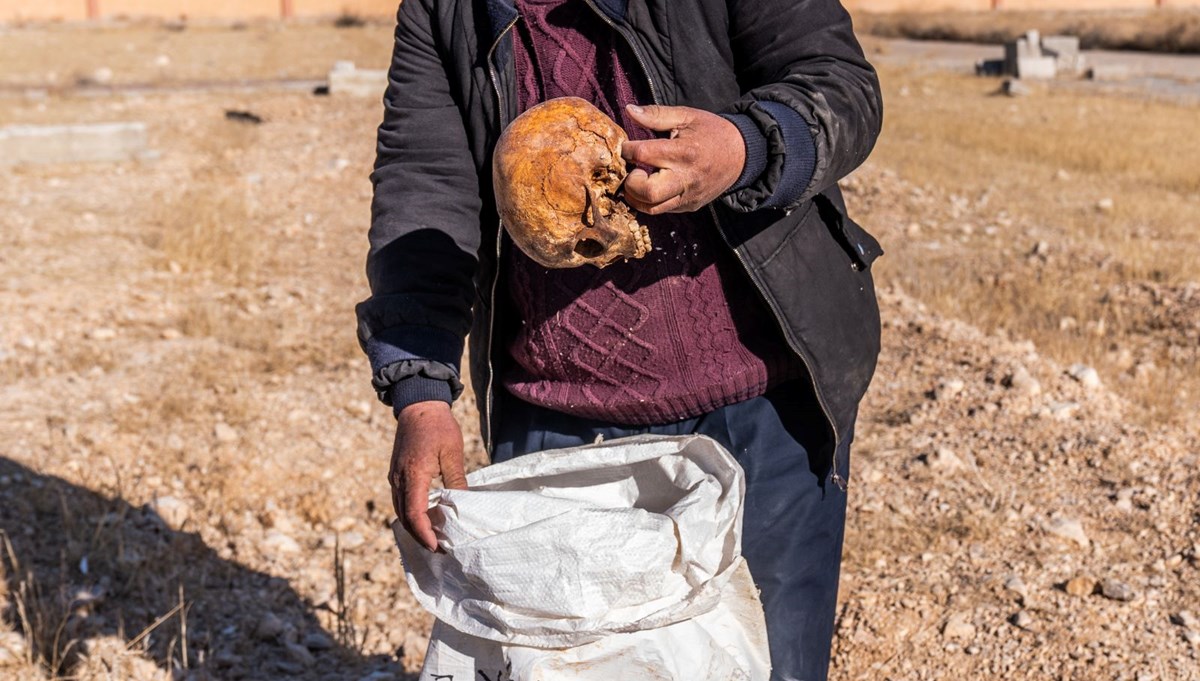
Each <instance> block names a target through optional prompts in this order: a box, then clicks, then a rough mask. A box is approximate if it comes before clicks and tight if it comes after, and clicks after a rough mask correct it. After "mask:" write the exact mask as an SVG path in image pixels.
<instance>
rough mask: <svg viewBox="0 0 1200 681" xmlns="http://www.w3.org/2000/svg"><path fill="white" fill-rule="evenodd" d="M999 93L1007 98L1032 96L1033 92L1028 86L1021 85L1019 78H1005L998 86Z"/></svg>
mask: <svg viewBox="0 0 1200 681" xmlns="http://www.w3.org/2000/svg"><path fill="white" fill-rule="evenodd" d="M1000 92H1002V93H1004V94H1005V95H1007V96H1009V97H1027V96H1029V95H1031V94H1033V90H1032V89H1030V87H1029V86H1028V85H1026V84H1025V83H1022V82H1021V80H1020V79H1019V78H1005V79H1004V82H1003V83H1002V84H1001V85H1000Z"/></svg>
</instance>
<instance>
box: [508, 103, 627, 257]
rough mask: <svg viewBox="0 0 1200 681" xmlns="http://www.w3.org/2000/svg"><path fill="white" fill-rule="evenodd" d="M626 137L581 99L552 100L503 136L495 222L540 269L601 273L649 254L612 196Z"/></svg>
mask: <svg viewBox="0 0 1200 681" xmlns="http://www.w3.org/2000/svg"><path fill="white" fill-rule="evenodd" d="M625 140H626V136H625V131H624V130H622V129H621V126H619V125H617V124H616V123H615V122H613V120H612V119H611V118H609V117H608V116H605V115H604V114H603V113H602V112H601V111H600V110H599V109H597V108H596V107H594V106H592V105H591V104H589V103H588V102H587V101H585V100H582V99H579V98H578V97H560V98H558V99H551V100H548V101H545V102H542V103H541V104H538V105H537V106H535V107H533V108H531V109H529V110H528V111H526V112H525V113H523V114H521V115H520V116H518V117H517V119H516V120H514V121H513V122H512V124H511V125H509V126H508V128H507V129H506V130H505V131H504V134H502V135H501V136H500V141H499V142H498V143H497V144H496V153H495V156H494V157H493V162H492V181H493V185H494V186H495V190H496V205H497V208H499V210H500V219H501V220H502V221H503V223H504V226H505V228H506V229H507V230H508V233H509V235H510V236H512V239H513V241H514V242H516V244H517V246H519V247H520V248H521V250H522V251H524V252H525V254H526V255H528V256H529V257H530V258H533V259H534V260H535V261H537V262H538V263H539V264H541V265H542V266H544V267H578V266H580V265H584V264H591V265H595V266H596V267H605V266H607V265H610V264H612V263H613V262H615V261H617V260H624V259H628V258H640V257H642V256H643V255H645V254H646V253H648V252H649V251H650V234H649V232H648V231H647V229H646V228H645V227H643V226H642V225H639V224H638V222H637V219H636V218H635V217H634V214H633V210H632V209H630V207H629V206H628V205H627V204H626V203H625V202H624V201H622V200H621V199H620V198H618V197H617V190H618V189H620V187H621V183H622V182H624V181H625V175H626V172H627V171H626V169H625V161H624V160H623V159H622V158H621V145H622V144H623V143H624V142H625Z"/></svg>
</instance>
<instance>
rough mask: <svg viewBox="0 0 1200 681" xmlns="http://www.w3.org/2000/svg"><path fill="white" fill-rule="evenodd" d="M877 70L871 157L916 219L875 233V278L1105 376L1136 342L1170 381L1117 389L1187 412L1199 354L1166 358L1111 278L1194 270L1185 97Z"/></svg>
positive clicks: (1195, 180)
mask: <svg viewBox="0 0 1200 681" xmlns="http://www.w3.org/2000/svg"><path fill="white" fill-rule="evenodd" d="M882 75H883V79H884V83H885V99H886V101H887V102H888V115H887V121H886V127H885V133H884V136H883V138H882V140H881V143H880V146H879V148H878V149H877V151H876V153H875V156H874V163H876V164H877V165H879V166H883V167H887V168H890V169H894V170H895V171H896V172H897V173H898V175H899V177H901V178H903V179H904V180H905V181H907V182H911V183H913V184H915V185H918V188H917V189H916V190H915V191H913V192H910V193H909V194H908V195H907V196H906V197H905V198H904V204H905V205H902V206H900V207H899V209H900V211H899V214H900V216H899V219H903V220H906V221H915V222H916V227H914V228H912V230H911V232H906V231H905V230H906V229H907V224H908V223H907V222H906V223H905V224H904V225H898V226H897V225H893V227H899V228H900V229H899V230H898V231H899V234H900V235H903V236H898V237H894V238H892V239H890V240H888V242H887V243H886V244H885V246H887V247H888V249H889V257H888V258H885V259H884V260H882V261H881V262H880V266H879V267H880V276H881V278H882V279H883V280H885V281H892V282H896V283H899V284H900V285H901V286H902V287H903V288H904V289H906V290H907V291H908V292H910V293H912V294H914V295H916V296H917V297H918V298H920V299H921V300H923V301H925V302H927V303H929V304H931V305H932V306H934V307H935V308H936V309H938V310H939V311H941V312H944V313H945V314H948V315H950V316H953V317H958V318H962V319H965V320H968V321H970V322H972V323H975V324H978V325H980V326H982V327H984V328H988V329H1006V330H1008V331H1009V332H1011V333H1012V335H1013V336H1014V337H1017V338H1029V339H1032V340H1033V341H1034V342H1035V343H1036V344H1037V346H1038V348H1039V349H1040V350H1042V351H1043V352H1046V353H1048V354H1050V355H1052V356H1054V357H1055V358H1057V359H1059V360H1060V361H1062V362H1065V363H1067V364H1071V363H1074V362H1085V363H1088V364H1092V365H1094V366H1097V367H1098V368H1100V369H1101V370H1102V371H1103V372H1104V373H1105V375H1106V378H1108V379H1109V380H1110V381H1112V382H1128V380H1127V379H1128V375H1129V373H1130V367H1129V366H1127V364H1128V360H1127V359H1122V355H1121V350H1122V349H1127V350H1131V351H1132V352H1133V353H1135V356H1137V358H1138V360H1148V361H1152V362H1154V363H1155V364H1156V365H1158V366H1159V368H1160V369H1162V370H1163V372H1165V373H1167V375H1170V374H1172V373H1173V374H1176V375H1177V378H1178V379H1179V381H1178V383H1174V384H1173V385H1175V389H1173V390H1164V389H1162V385H1163V383H1161V382H1160V381H1157V380H1154V381H1143V382H1140V383H1139V382H1132V383H1130V386H1129V389H1128V390H1127V391H1126V392H1129V393H1132V396H1133V397H1135V399H1137V400H1138V401H1140V402H1141V403H1142V404H1143V405H1144V406H1146V408H1147V409H1148V410H1149V414H1150V415H1151V417H1152V418H1155V419H1157V418H1163V417H1171V416H1182V415H1184V414H1185V413H1186V410H1187V407H1188V405H1189V404H1191V401H1192V400H1194V399H1195V396H1196V395H1197V393H1200V374H1198V373H1197V372H1196V371H1195V368H1196V367H1195V366H1194V360H1192V361H1191V364H1190V365H1189V364H1188V363H1187V361H1186V360H1185V361H1184V363H1182V364H1181V363H1180V362H1179V361H1174V360H1172V359H1171V358H1168V357H1167V356H1166V354H1167V353H1168V351H1169V348H1167V347H1165V346H1162V345H1161V344H1158V345H1156V344H1155V343H1154V342H1151V339H1150V338H1148V334H1147V332H1146V330H1147V329H1148V328H1150V327H1152V326H1153V324H1151V323H1150V321H1149V319H1148V318H1149V316H1151V315H1153V314H1155V312H1154V310H1150V309H1145V308H1144V307H1142V306H1140V305H1139V304H1135V303H1124V304H1123V303H1122V301H1121V300H1120V297H1119V296H1116V297H1114V295H1113V292H1114V291H1119V290H1120V287H1121V286H1123V285H1126V284H1128V283H1129V282H1149V283H1151V284H1153V285H1157V286H1166V287H1171V286H1180V285H1183V284H1186V283H1187V282H1194V281H1198V280H1200V242H1197V241H1196V239H1195V236H1194V235H1195V232H1194V230H1195V225H1196V224H1197V223H1198V222H1200V174H1197V173H1196V170H1195V168H1196V166H1195V159H1196V158H1197V157H1200V138H1198V137H1197V136H1196V135H1195V134H1194V130H1195V120H1196V111H1195V109H1194V108H1188V107H1185V106H1178V105H1173V104H1167V103H1160V102H1147V101H1137V100H1133V99H1124V98H1114V97H1105V96H1102V95H1089V94H1081V93H1079V92H1078V91H1067V90H1056V89H1050V90H1046V91H1043V92H1040V93H1038V94H1037V95H1036V96H1034V97H1031V98H1026V99H1020V100H1014V99H1009V98H1005V97H997V96H993V95H992V92H991V91H992V90H993V89H994V88H995V83H994V82H992V81H989V80H981V79H975V78H970V77H965V76H955V75H951V74H934V75H930V74H925V73H922V74H918V73H916V72H912V71H906V70H895V69H885V70H884V71H883V72H882ZM902 93H904V94H902ZM1106 200H1111V201H1112V204H1111V208H1109V207H1108V202H1107V201H1106ZM867 219H868V220H872V219H880V220H889V219H892V220H894V219H896V217H888V216H884V215H880V216H879V217H878V218H871V217H868V218H867ZM1039 243H1040V244H1041V245H1040V246H1039ZM1035 251H1036V252H1035ZM1165 377H1166V376H1164V378H1165ZM1168 385H1170V384H1168ZM1181 394H1183V395H1189V394H1190V395H1191V396H1192V397H1191V398H1188V399H1185V400H1183V401H1180V400H1179V396H1180V395H1181Z"/></svg>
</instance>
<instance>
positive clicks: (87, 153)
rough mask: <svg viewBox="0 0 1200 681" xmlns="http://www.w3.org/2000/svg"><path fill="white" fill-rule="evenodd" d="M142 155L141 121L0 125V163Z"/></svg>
mask: <svg viewBox="0 0 1200 681" xmlns="http://www.w3.org/2000/svg"><path fill="white" fill-rule="evenodd" d="M146 156H148V151H147V149H146V124H145V123H92V124H82V125H10V126H6V127H0V166H3V165H16V164H19V163H38V164H44V163H87V162H105V161H107V162H112V161H129V160H133V159H137V158H143V157H146Z"/></svg>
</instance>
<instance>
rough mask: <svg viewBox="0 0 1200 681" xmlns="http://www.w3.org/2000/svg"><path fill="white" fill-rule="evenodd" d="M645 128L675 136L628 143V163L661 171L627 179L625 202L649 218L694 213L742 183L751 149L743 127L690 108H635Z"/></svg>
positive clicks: (635, 173) (630, 108)
mask: <svg viewBox="0 0 1200 681" xmlns="http://www.w3.org/2000/svg"><path fill="white" fill-rule="evenodd" d="M626 110H627V111H628V112H629V115H630V116H631V117H632V118H633V120H635V121H637V123H638V124H640V125H641V126H642V127H644V128H648V129H650V130H656V131H660V132H665V131H668V130H669V131H670V132H671V137H670V139H652V140H641V141H627V142H625V144H624V145H623V146H622V149H621V156H623V157H624V158H625V160H626V161H632V162H633V163H636V164H638V165H643V166H649V167H651V168H655V169H656V170H655V172H653V173H649V174H647V173H646V171H645V170H642V169H641V168H638V169H635V170H634V171H633V172H631V173H629V177H627V178H625V200H626V201H628V202H629V205H631V206H633V207H634V208H636V209H637V210H639V211H641V212H643V213H649V214H651V215H657V214H659V213H689V212H691V211H694V210H698V209H700V208H703V207H704V206H706V205H708V204H709V202H711V201H712V200H713V199H716V198H717V197H718V196H720V195H721V194H723V193H725V190H727V189H729V188H730V187H732V186H733V183H734V182H737V179H738V176H739V175H741V174H742V167H743V166H744V165H745V164H746V143H745V142H744V141H743V140H742V133H741V132H740V131H739V130H738V129H737V126H736V125H734V124H733V123H730V122H729V121H727V120H725V119H724V118H721V117H720V116H718V115H716V114H714V113H709V112H707V111H701V110H700V109H693V108H690V107H686V106H645V107H639V106H635V105H632V104H631V105H629V106H628V107H626Z"/></svg>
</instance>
